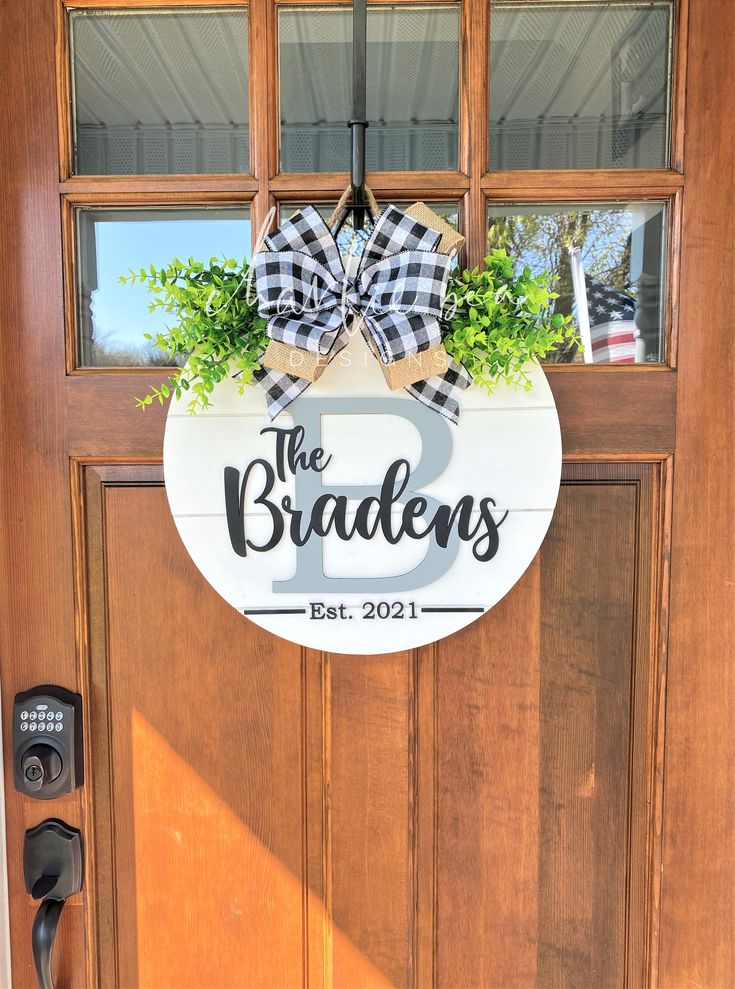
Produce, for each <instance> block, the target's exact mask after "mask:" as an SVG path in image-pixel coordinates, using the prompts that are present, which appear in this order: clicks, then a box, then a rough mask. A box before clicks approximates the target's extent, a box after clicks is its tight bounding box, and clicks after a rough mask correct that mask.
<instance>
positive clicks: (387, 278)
mask: <svg viewBox="0 0 735 989" xmlns="http://www.w3.org/2000/svg"><path fill="white" fill-rule="evenodd" d="M440 239H441V234H440V233H438V232H437V231H435V230H430V229H429V228H428V227H426V226H424V224H422V223H420V222H419V221H418V220H415V219H413V217H410V216H408V215H407V214H406V213H404V212H403V211H402V210H400V209H398V208H397V207H396V206H388V207H387V208H386V209H385V210H384V211H383V213H381V215H380V216H379V217H378V219H377V220H376V222H375V225H374V227H373V230H372V231H371V234H370V237H369V239H368V241H367V243H366V245H365V248H364V250H363V253H362V256H361V257H360V260H359V264H358V268H357V273H356V275H355V276H354V278H352V279H350V278H349V277H348V276H347V274H346V273H345V269H344V266H343V264H342V259H341V256H340V252H339V248H338V247H337V244H336V242H335V240H334V236H333V234H332V232H331V230H330V229H329V227H328V226H327V225H326V223H325V222H324V220H323V219H322V217H321V215H320V214H319V212H318V211H317V210H316V209H315V208H314V207H313V206H307V207H305V208H304V209H303V210H301V211H300V212H298V213H296V214H295V215H294V216H293V217H291V219H289V220H286V221H285V223H283V224H282V225H281V227H280V228H279V229H278V230H277V231H276V232H275V233H274V234H272V235H271V236H270V237H268V238H266V245H267V247H268V250H267V251H262V252H260V253H259V254H257V255H256V257H255V262H254V266H255V284H256V291H257V295H258V309H259V312H260V314H261V315H262V316H266V317H267V318H268V335H269V336H270V337H271V339H273V340H277V341H279V342H281V343H284V344H288V345H290V346H294V347H297V348H300V349H302V350H305V351H309V352H311V353H317V354H320V355H322V356H323V355H327V354H328V355H329V360H331V359H332V358H333V357H334V356H335V355H336V354H337V353H339V351H340V350H342V348H343V347H345V346H346V344H347V323H348V321H350V320H352V319H354V318H358V317H359V319H360V328H361V331H362V333H363V336H364V337H365V339H366V341H367V343H368V345H369V346H370V348H371V350H372V351H373V352H374V353H375V354H376V355H377V357H378V358H379V360H381V361H382V362H383V363H384V364H390V363H393V362H394V361H399V360H402V359H403V358H405V357H410V356H411V355H415V354H419V353H421V352H422V351H424V350H429V349H430V348H432V347H434V346H436V345H437V344H439V343H440V342H441V331H440V327H439V317H440V315H441V309H442V305H443V302H444V295H445V293H446V287H447V280H448V278H449V271H450V267H451V259H450V258H449V257H448V256H447V255H446V254H439V253H438V252H437V251H436V247H437V245H438V243H439V241H440ZM255 377H256V380H257V381H258V383H259V384H260V385H261V387H262V388H264V390H265V392H266V399H267V405H268V413H269V415H270V417H271V418H272V419H274V418H275V417H276V416H277V415H278V414H279V413H280V412H282V411H283V410H284V409H285V408H287V406H289V405H290V404H291V402H293V401H294V400H295V399H297V398H298V397H299V395H301V394H302V393H303V392H304V391H305V390H306V389H307V388H308V387H309V384H310V383H311V382H309V381H307V380H306V379H304V378H300V377H298V376H297V375H292V374H287V373H286V372H284V371H280V370H276V369H273V368H267V367H263V368H262V370H261V371H259V372H256V375H255ZM469 384H470V378H469V375H468V374H467V372H466V371H465V369H464V368H463V367H461V366H460V365H458V364H457V363H456V362H454V361H450V365H449V367H448V369H447V371H446V372H445V373H444V374H441V375H434V376H432V377H430V378H427V379H426V380H424V381H417V382H416V383H414V384H412V385H409V386H408V387H407V388H406V391H408V392H409V394H411V395H412V396H413V397H414V398H416V399H418V401H420V402H423V404H424V405H427V406H429V407H430V408H432V409H434V410H435V411H437V412H439V413H441V414H442V415H444V416H446V417H447V418H448V419H450V420H452V421H453V422H456V421H457V420H458V418H459V399H458V393H459V391H461V390H463V389H465V388H467V386H468V385H469Z"/></svg>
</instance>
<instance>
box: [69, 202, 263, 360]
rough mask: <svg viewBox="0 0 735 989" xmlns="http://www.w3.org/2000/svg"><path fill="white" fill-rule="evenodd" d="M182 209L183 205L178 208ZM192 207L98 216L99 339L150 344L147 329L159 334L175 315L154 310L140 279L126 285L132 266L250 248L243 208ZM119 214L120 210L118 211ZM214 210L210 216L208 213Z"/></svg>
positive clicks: (117, 345)
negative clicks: (169, 214) (184, 212)
mask: <svg viewBox="0 0 735 989" xmlns="http://www.w3.org/2000/svg"><path fill="white" fill-rule="evenodd" d="M177 212H178V213H179V214H181V211H180V210H177ZM227 212H228V211H226V210H222V209H220V210H211V211H206V213H205V212H204V211H202V210H198V211H193V210H192V211H191V212H190V214H189V216H187V217H186V218H165V214H163V215H161V216H160V217H159V218H157V219H149V217H150V216H151V214H150V212H146V213H145V214H143V215H144V216H145V217H146V219H137V218H135V214H134V213H133V214H131V215H130V217H129V218H126V219H124V220H118V219H114V220H113V219H106V220H99V219H98V216H99V214H97V215H96V216H95V217H94V218H93V219H92V218H89V219H88V220H87V222H90V220H91V222H93V223H94V233H95V237H94V240H95V247H96V260H97V288H96V290H95V291H93V292H92V301H91V308H92V318H93V322H94V336H95V340H96V341H97V342H98V343H101V344H104V345H105V346H107V347H109V348H111V349H113V350H128V349H131V348H138V347H142V346H145V345H146V341H145V340H144V339H143V334H144V333H157V332H159V331H160V330H162V329H164V328H165V326H166V325H167V324H170V323H171V322H172V321H173V319H174V314H173V313H172V314H168V313H162V312H156V313H149V312H148V305H149V303H150V301H151V299H152V298H153V296H152V295H151V294H150V292H149V291H148V289H147V288H146V287H145V286H143V285H140V284H136V285H123V284H121V283H120V281H119V278H120V275H127V274H128V269H129V268H133V269H135V270H138V269H139V268H141V267H143V268H146V269H147V268H148V267H149V265H151V264H154V265H155V266H156V267H157V268H161V267H163V266H165V265H166V264H167V263H168V262H169V261H172V260H173V258H174V257H178V258H180V259H181V260H182V261H186V260H187V259H188V258H189V257H193V258H194V259H195V260H197V261H204V262H205V263H206V262H208V261H209V259H210V257H217V258H225V257H230V258H235V259H236V260H238V261H240V260H242V258H243V257H249V256H250V253H251V242H250V221H249V220H248V219H245V215H246V214H245V212H244V211H243V210H242V209H237V210H230V211H229V212H230V214H231V215H230V216H229V217H227V216H226V213H227ZM115 213H116V215H117V216H119V215H120V214H119V211H117V210H116V211H115ZM207 214H209V215H207Z"/></svg>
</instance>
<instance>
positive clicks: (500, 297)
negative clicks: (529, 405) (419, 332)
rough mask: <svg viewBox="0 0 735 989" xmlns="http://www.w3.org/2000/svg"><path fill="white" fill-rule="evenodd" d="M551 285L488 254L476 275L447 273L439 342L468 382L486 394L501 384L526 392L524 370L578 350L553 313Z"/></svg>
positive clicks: (566, 324) (565, 320) (568, 328)
mask: <svg viewBox="0 0 735 989" xmlns="http://www.w3.org/2000/svg"><path fill="white" fill-rule="evenodd" d="M556 298H558V296H557V294H556V293H555V292H553V291H552V279H551V276H550V275H549V274H548V273H547V272H543V273H542V274H540V275H536V276H534V275H533V273H532V272H531V269H530V268H529V267H524V268H523V270H522V272H521V273H520V274H519V275H516V271H515V265H514V263H513V259H512V258H511V257H510V256H509V255H508V254H507V253H506V251H505V250H494V251H491V253H490V254H489V255H488V256H487V257H486V258H485V266H484V268H483V269H482V270H480V269H479V268H473V269H472V271H458V270H455V271H453V272H452V274H451V276H450V279H449V286H448V290H447V299H446V303H445V306H444V313H443V317H442V342H443V343H444V346H445V348H446V349H447V351H448V352H449V353H450V354H451V355H452V357H453V358H454V359H455V360H456V361H458V362H460V363H461V364H463V365H464V367H465V368H466V369H467V370H468V371H469V373H470V376H471V377H472V380H473V382H474V383H475V384H476V385H479V386H480V387H482V388H484V389H485V390H486V391H487V392H488V393H492V391H493V390H494V389H495V387H496V386H497V385H498V383H499V382H501V381H507V382H508V383H510V384H514V385H520V386H522V387H523V388H525V389H526V390H528V389H530V388H531V379H530V378H529V376H528V374H527V373H526V371H525V370H524V367H525V365H527V363H528V362H529V361H531V360H533V359H535V358H540V359H543V358H544V357H546V356H547V355H548V354H549V353H550V352H551V351H552V350H555V349H556V348H557V347H559V346H560V345H562V344H564V345H570V344H572V343H576V344H579V340H578V339H577V336H576V333H575V330H574V327H573V325H572V317H571V316H564V315H562V313H555V312H554V311H553V309H554V299H556Z"/></svg>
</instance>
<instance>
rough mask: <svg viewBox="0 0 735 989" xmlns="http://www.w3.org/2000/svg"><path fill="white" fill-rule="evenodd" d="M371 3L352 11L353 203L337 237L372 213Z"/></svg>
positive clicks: (357, 1) (359, 0) (362, 1)
mask: <svg viewBox="0 0 735 989" xmlns="http://www.w3.org/2000/svg"><path fill="white" fill-rule="evenodd" d="M366 93H367V0H354V3H353V7H352V119H351V120H350V121H348V124H347V126H348V127H349V128H350V137H351V145H352V155H351V160H350V187H351V195H352V202H350V203H347V204H346V205H345V209H344V211H343V213H342V217H341V219H340V220H339V222H338V223H337V226H336V229H335V233H339V231H340V230H341V229H342V226H343V225H344V222H345V219H346V218H347V213H348V211H349V212H351V213H352V225H353V227H354V228H355V230H362V228H363V227H364V225H365V212H366V210H368V209H369V203H368V199H367V194H366V192H365V131H366V130H367V128H368V121H367V98H366Z"/></svg>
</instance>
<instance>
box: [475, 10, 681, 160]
mask: <svg viewBox="0 0 735 989" xmlns="http://www.w3.org/2000/svg"><path fill="white" fill-rule="evenodd" d="M671 22H672V10H671V4H670V3H668V2H667V3H646V4H621V3H612V4H604V5H603V4H586V3H585V4H582V3H579V4H577V3H574V4H569V3H567V4H554V3H549V4H536V3H533V4H524V3H513V4H510V3H508V4H502V3H497V4H493V6H492V9H491V13H490V74H491V79H490V168H492V169H517V168H521V169H523V168H664V167H666V166H667V165H668V163H669V114H670V100H669V95H670V87H671V71H670V69H671V54H670V52H671Z"/></svg>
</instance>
